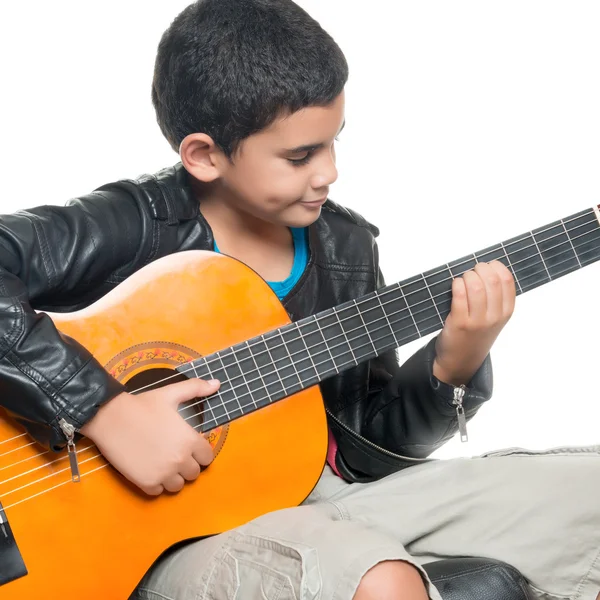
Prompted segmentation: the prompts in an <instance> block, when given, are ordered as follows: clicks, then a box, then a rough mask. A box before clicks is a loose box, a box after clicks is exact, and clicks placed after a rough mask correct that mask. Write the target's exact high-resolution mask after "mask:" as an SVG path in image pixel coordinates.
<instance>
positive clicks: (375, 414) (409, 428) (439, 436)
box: [362, 267, 493, 458]
mask: <svg viewBox="0 0 600 600" xmlns="http://www.w3.org/2000/svg"><path fill="white" fill-rule="evenodd" d="M377 269H378V282H377V287H378V288H379V287H383V286H384V285H385V284H384V279H383V276H382V274H381V270H379V267H377ZM435 341H436V339H435V338H433V339H431V340H430V341H429V342H428V343H427V344H426V345H425V346H424V347H422V348H421V349H420V350H418V351H417V352H416V353H415V354H413V355H412V356H411V357H410V358H409V359H408V360H407V361H406V362H405V363H404V364H403V365H402V366H399V365H398V361H397V358H396V353H395V351H393V352H387V353H385V354H382V355H381V356H379V357H378V358H377V359H375V360H372V361H371V364H370V380H369V401H368V402H367V407H368V408H367V411H366V413H365V418H364V423H363V428H362V434H363V436H364V437H366V438H367V439H368V440H370V441H372V442H373V443H375V444H377V445H379V446H381V447H383V448H385V449H387V450H390V451H391V452H395V453H397V454H401V455H403V456H408V457H411V458H426V457H427V456H429V455H430V454H431V453H432V452H434V451H435V450H437V449H438V448H439V447H440V446H442V445H443V444H444V443H445V442H446V441H448V440H449V439H450V438H451V437H453V436H454V434H455V433H456V432H457V431H458V415H457V406H456V405H455V404H453V401H454V391H455V387H454V386H453V385H449V384H447V383H444V382H441V381H439V380H438V379H437V378H436V377H435V376H434V375H433V361H434V359H435ZM492 387H493V378H492V364H491V359H490V356H489V355H488V356H487V357H486V359H485V361H484V362H483V364H482V365H481V367H480V368H479V370H478V371H477V373H475V375H474V376H473V378H472V379H471V381H470V382H469V383H468V384H467V386H466V390H465V394H464V397H463V399H462V403H463V408H464V412H465V417H466V419H467V421H468V420H469V419H471V418H472V417H473V416H474V415H475V413H476V412H477V410H478V409H479V407H480V406H481V404H482V403H483V402H485V401H486V400H489V399H490V397H491V395H492Z"/></svg>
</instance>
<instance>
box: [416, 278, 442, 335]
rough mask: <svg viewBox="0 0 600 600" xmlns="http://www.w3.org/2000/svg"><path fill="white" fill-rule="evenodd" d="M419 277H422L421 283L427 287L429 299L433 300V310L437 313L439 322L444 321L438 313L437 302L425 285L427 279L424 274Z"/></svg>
mask: <svg viewBox="0 0 600 600" xmlns="http://www.w3.org/2000/svg"><path fill="white" fill-rule="evenodd" d="M421 277H422V278H423V283H424V284H425V287H426V288H427V291H428V292H429V297H430V298H431V301H432V302H433V306H434V308H435V312H436V313H437V316H438V317H439V319H440V323H442V324H443V323H444V319H442V315H441V314H440V311H439V310H438V307H437V304H436V303H435V299H434V297H433V294H432V293H431V288H430V287H429V286H428V285H427V280H426V279H425V275H424V274H422V275H421Z"/></svg>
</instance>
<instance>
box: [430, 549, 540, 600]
mask: <svg viewBox="0 0 600 600" xmlns="http://www.w3.org/2000/svg"><path fill="white" fill-rule="evenodd" d="M423 568H424V569H425V571H426V572H427V574H428V575H429V577H430V579H431V581H432V582H433V584H434V585H435V587H436V588H437V589H438V591H439V592H440V594H441V596H442V598H443V599H444V600H531V599H532V598H533V596H531V594H530V592H529V588H528V586H527V582H526V581H525V578H524V577H523V576H522V575H521V574H520V573H519V572H518V571H517V570H516V569H515V568H514V567H511V566H510V565H507V564H506V563H504V562H501V561H498V560H492V559H489V558H451V559H446V560H438V561H435V562H432V563H428V564H426V565H424V566H423Z"/></svg>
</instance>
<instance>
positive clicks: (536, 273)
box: [0, 217, 593, 470]
mask: <svg viewBox="0 0 600 600" xmlns="http://www.w3.org/2000/svg"><path fill="white" fill-rule="evenodd" d="M578 218H579V217H578ZM591 222H593V221H591ZM589 223H590V222H586V223H584V224H581V225H579V226H577V227H581V226H584V225H586V224H589ZM557 226H558V225H556V226H553V227H552V228H554V227H557ZM552 228H548V229H547V230H546V231H550V229H552ZM588 233H590V232H586V233H584V234H581V235H579V236H576V238H572V239H573V240H576V239H577V238H579V237H582V236H583V235H587V234H588ZM558 235H562V233H561V234H558ZM558 235H556V236H552V237H550V238H547V240H545V241H548V240H549V239H552V238H553V237H558ZM567 243H569V244H570V245H571V246H572V243H571V240H569V241H568V242H561V243H560V244H557V245H555V246H552V247H550V248H548V249H547V250H546V252H547V251H549V250H552V249H554V248H558V247H560V246H563V245H564V244H567ZM530 247H531V246H530ZM572 247H573V246H572ZM524 249H525V248H523V249H521V250H520V251H522V250H524ZM489 252H490V251H488V253H489ZM569 253H570V251H569V250H568V249H567V252H566V254H569ZM561 254H565V253H564V252H563V253H558V254H556V255H555V256H554V257H558V256H560V255H561ZM574 254H575V256H577V255H576V253H575V252H574ZM481 256H482V257H483V256H485V254H482V255H481ZM554 257H552V258H554ZM530 258H534V257H533V256H532V257H527V258H525V259H522V260H521V261H517V262H516V263H514V265H517V264H519V263H520V262H524V261H525V260H529V259H530ZM562 262H566V261H562ZM462 264H465V263H462ZM559 264H562V263H558V264H557V265H555V266H558V265H559ZM534 266H535V265H534ZM513 270H514V271H515V278H516V277H517V276H516V272H517V271H516V269H514V267H513ZM441 272H443V271H440V273H441ZM465 272H466V271H465ZM542 272H543V270H541V271H539V272H535V273H532V274H531V275H529V276H528V277H525V278H522V279H521V281H525V279H528V278H531V277H534V276H537V275H539V274H540V273H542ZM563 273H564V272H563ZM461 274H464V273H461ZM457 276H460V274H459V275H457ZM444 281H449V279H446V280H443V281H440V282H437V283H436V284H439V283H443V282H444ZM398 285H399V284H398ZM427 287H428V286H427V284H426V286H425V287H423V288H420V289H419V290H416V291H415V292H411V293H410V294H414V293H418V292H420V291H423V290H425V289H426V288H427ZM391 291H394V290H393V289H392V290H389V291H388V292H386V293H389V292H391ZM449 293H450V292H449V291H446V292H443V293H441V294H438V295H436V296H432V299H434V298H439V297H440V296H444V295H448V294H449ZM410 294H407V295H410ZM384 295H385V293H384V294H381V295H380V297H383V296H384ZM425 302H429V300H425V301H422V302H419V303H417V304H415V305H414V306H418V305H419V304H423V303H425ZM380 304H381V307H382V308H383V304H382V303H381V302H380ZM385 304H387V303H385ZM434 304H435V301H434ZM436 306H437V304H436ZM375 308H379V307H378V306H377V307H375ZM345 310H347V309H345ZM370 310H374V309H369V311H370ZM406 310H408V312H410V307H407V308H404V309H402V311H396V313H393V314H397V313H398V312H403V311H406ZM425 310H431V307H427V308H425V309H424V310H422V311H418V312H416V313H413V314H416V315H418V314H420V313H421V312H425ZM366 312H368V311H366ZM339 314H342V311H340V312H339ZM354 316H356V315H352V316H351V317H350V318H352V317H354ZM384 318H385V316H384ZM338 320H339V319H338ZM344 320H348V319H342V321H344ZM379 320H382V319H381V318H380V319H376V320H375V321H374V322H377V321H379ZM397 322H399V321H398V320H396V321H395V323H397ZM340 324H341V321H340ZM409 328H412V325H411V326H409V327H404V328H402V329H401V330H400V331H403V330H404V329H409ZM319 329H321V328H319ZM356 329H361V328H360V327H358V328H355V329H352V330H350V331H349V332H348V333H351V332H352V331H355V330H356ZM378 329H381V328H378ZM416 329H417V334H418V335H420V332H419V331H418V328H416ZM321 333H322V330H321ZM392 333H394V332H392ZM398 333H399V332H398ZM337 337H342V336H340V335H338V336H334V337H333V338H332V339H336V338H337ZM282 339H283V337H282ZM298 339H300V338H298ZM255 345H256V344H255ZM283 345H285V340H284V344H280V345H278V346H275V347H273V348H271V349H272V350H275V349H276V348H279V347H281V346H283ZM318 345H319V344H316V345H315V346H311V347H310V348H314V347H317V346H318ZM340 345H343V344H338V345H337V346H333V347H331V348H332V349H333V348H336V347H338V346H340ZM265 346H266V344H265ZM247 347H248V348H251V346H250V345H248V346H247ZM305 347H306V349H307V350H309V348H308V347H307V346H306V344H305ZM271 349H269V350H271ZM300 353H304V350H301V351H299V352H296V353H294V354H293V355H296V354H300ZM260 354H264V351H263V352H262V353H259V354H257V355H256V356H259V355H260ZM217 355H218V353H217ZM216 360H220V361H221V364H223V363H222V360H221V357H220V356H218V357H217V359H216ZM211 362H215V359H213V361H211ZM324 362H328V361H324ZM333 362H334V364H335V361H333ZM205 364H206V365H207V366H208V365H209V361H206V362H205ZM319 364H321V363H319ZM209 368H210V367H209ZM256 370H258V369H256ZM188 371H189V369H188V370H187V371H183V373H185V372H188ZM177 376H178V374H175V375H173V376H170V377H167V378H166V379H165V380H168V379H172V378H174V377H177ZM239 378H240V376H237V377H236V378H234V379H231V380H229V382H230V383H231V382H232V381H234V380H235V379H239ZM241 378H242V379H243V380H244V383H242V384H240V385H239V386H236V387H234V388H231V389H230V390H223V391H224V392H225V391H233V390H235V389H237V388H239V387H242V386H244V385H247V384H248V383H252V382H254V381H256V378H255V379H253V380H250V381H246V380H245V378H244V376H243V375H241ZM165 380H161V381H165ZM158 383H160V382H154V383H153V384H150V386H144V387H143V388H139V389H137V390H134V391H133V392H132V393H139V392H140V390H143V389H145V388H148V387H152V386H155V385H157V384H158ZM282 387H284V386H282ZM219 393H220V392H219ZM219 393H217V394H214V395H213V396H212V398H215V397H216V396H217V395H218V394H219ZM245 395H248V394H245ZM235 400H236V398H234V399H233V400H229V401H226V402H224V403H223V404H226V403H228V402H231V401H235ZM201 402H202V401H201ZM192 406H194V405H191V406H187V407H186V408H191V407H192ZM225 410H226V409H225ZM205 412H208V411H204V412H203V413H202V414H204V413H205ZM211 412H212V410H211ZM226 413H227V410H226ZM227 414H229V413H227ZM25 435H27V433H23V434H20V435H19V436H14V437H13V438H10V440H4V441H3V442H0V445H1V444H2V443H6V442H8V441H11V440H13V439H16V438H18V437H22V436H25ZM34 443H35V442H31V444H27V446H29V445H33V444H34ZM23 447H24V446H21V447H20V448H16V449H14V450H11V451H9V452H7V453H5V454H9V453H11V452H14V451H16V450H19V449H22V448H23ZM0 456H3V455H0ZM0 470H2V469H0Z"/></svg>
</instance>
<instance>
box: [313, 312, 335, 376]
mask: <svg viewBox="0 0 600 600" xmlns="http://www.w3.org/2000/svg"><path fill="white" fill-rule="evenodd" d="M315 323H316V324H317V327H318V329H319V333H320V334H321V338H322V341H323V344H324V345H325V348H327V352H329V356H330V357H331V363H332V364H333V368H334V369H335V372H336V373H339V372H340V370H339V369H338V367H337V365H336V364H335V358H333V354H332V353H331V349H330V348H329V344H328V343H327V340H326V339H325V335H324V333H323V330H322V329H321V325H320V324H319V319H318V318H317V317H316V316H315Z"/></svg>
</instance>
